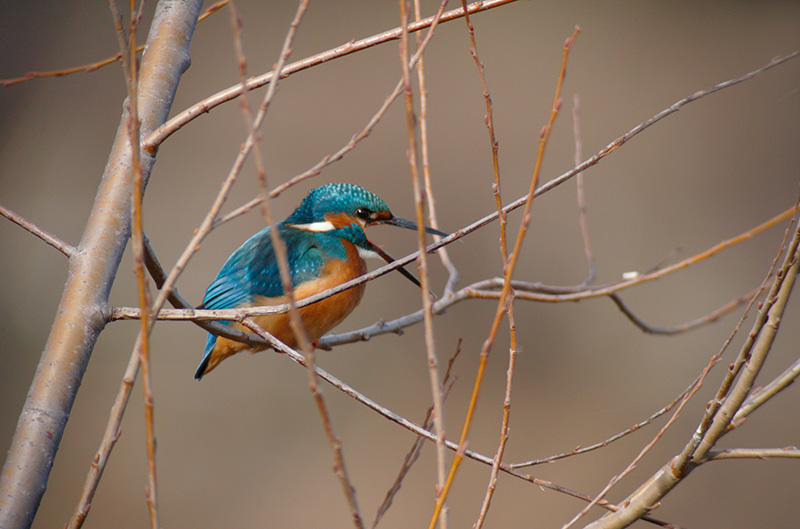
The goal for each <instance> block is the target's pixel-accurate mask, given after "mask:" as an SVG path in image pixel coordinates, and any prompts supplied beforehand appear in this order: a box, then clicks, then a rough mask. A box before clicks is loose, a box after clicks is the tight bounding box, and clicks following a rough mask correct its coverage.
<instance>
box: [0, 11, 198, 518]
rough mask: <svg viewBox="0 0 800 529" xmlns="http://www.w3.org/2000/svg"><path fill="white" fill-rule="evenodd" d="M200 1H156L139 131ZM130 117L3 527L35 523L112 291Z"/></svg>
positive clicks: (74, 272)
mask: <svg viewBox="0 0 800 529" xmlns="http://www.w3.org/2000/svg"><path fill="white" fill-rule="evenodd" d="M201 6H202V1H201V0H186V1H181V2H178V1H170V0H162V1H161V2H159V4H158V7H157V9H156V15H155V18H154V21H153V25H152V27H151V31H150V34H149V36H148V41H147V50H146V52H145V55H144V56H143V57H142V62H141V73H140V81H139V101H138V106H139V118H140V119H141V122H142V123H141V134H142V136H145V135H147V134H148V133H149V132H151V131H153V130H154V129H155V128H157V127H158V126H159V125H161V124H162V123H164V121H165V120H166V118H167V115H168V113H169V110H170V107H171V105H172V101H173V98H174V94H175V90H176V89H177V86H178V81H179V80H180V77H181V75H182V74H183V72H184V71H185V70H186V68H187V67H188V65H189V53H188V50H189V42H190V41H191V37H192V33H193V32H194V28H195V24H196V22H197V17H198V16H199V13H200V8H201ZM126 107H127V105H126ZM127 120H128V114H127V112H125V111H124V112H123V116H122V120H121V122H120V126H119V128H118V129H117V136H116V139H115V141H114V145H113V147H112V150H111V154H110V156H109V159H108V164H107V165H106V169H105V173H104V174H103V178H102V181H101V182H100V187H99V188H98V192H97V197H96V199H95V203H94V206H93V208H92V212H91V215H90V217H89V221H88V223H87V225H86V230H85V231H84V233H83V236H82V237H81V241H80V244H79V245H78V249H77V252H76V253H75V255H74V256H73V257H72V258H71V260H70V263H69V275H68V277H67V282H66V285H65V287H64V293H63V295H62V298H61V303H60V305H59V307H58V311H57V313H56V317H55V320H54V321H53V326H52V327H51V330H50V336H49V338H48V340H47V344H46V345H45V348H44V351H43V352H42V356H41V360H40V361H39V366H38V368H37V370H36V374H35V375H34V378H33V382H32V383H31V387H30V390H29V391H28V396H27V399H26V401H25V405H24V407H23V409H22V413H21V415H20V418H19V422H18V424H17V429H16V432H15V433H14V438H13V439H12V443H11V448H10V449H9V452H8V456H7V458H6V461H5V465H4V466H3V473H2V476H0V527H2V528H4V529H17V528H27V527H30V526H31V524H32V523H33V519H34V516H35V515H36V510H37V509H38V507H39V503H40V502H41V499H42V495H43V494H44V491H45V489H46V487H47V480H48V477H49V475H50V470H51V468H52V466H53V460H54V459H55V455H56V451H57V450H58V446H59V443H60V442H61V437H62V435H63V433H64V427H65V426H66V423H67V420H68V419H69V413H70V410H71V409H72V404H73V403H74V401H75V396H76V395H77V392H78V387H79V386H80V383H81V379H82V377H83V374H84V372H85V371H86V365H87V364H88V362H89V358H90V356H91V353H92V349H93V348H94V344H95V341H96V340H97V337H98V335H99V334H100V332H101V331H102V330H103V328H104V327H105V324H106V321H107V316H108V310H107V309H108V294H109V291H110V290H111V285H112V284H113V282H114V277H115V276H116V274H117V269H118V267H119V263H120V260H121V259H122V253H123V251H124V249H125V245H126V244H127V242H128V239H129V237H130V224H131V196H132V184H133V175H132V171H131V167H132V165H131V147H130V141H129V137H128V132H127V131H128V124H127ZM154 161H155V153H150V154H148V153H146V152H143V153H142V167H143V172H144V176H145V181H146V180H147V177H148V176H149V174H150V170H151V168H152V166H153V163H154Z"/></svg>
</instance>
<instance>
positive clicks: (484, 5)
mask: <svg viewBox="0 0 800 529" xmlns="http://www.w3.org/2000/svg"><path fill="white" fill-rule="evenodd" d="M513 1H515V0H488V1H483V2H475V3H473V4H470V5H469V12H470V13H478V12H481V11H486V10H488V9H492V8H495V7H500V6H502V5H505V4H508V3H511V2H513ZM462 16H464V11H463V9H454V10H452V11H448V12H447V13H444V14H442V16H441V17H438V18H437V17H436V16H432V17H428V18H426V19H424V20H420V21H419V22H415V23H412V24H409V27H408V31H409V32H411V33H413V32H416V31H421V30H423V29H425V28H427V27H433V26H435V25H436V24H438V23H439V21H442V22H449V21H451V20H455V19H458V18H460V17H462ZM401 33H402V29H401V28H399V27H398V28H394V29H391V30H388V31H384V32H383V33H379V34H377V35H373V36H371V37H367V38H365V39H361V40H357V41H355V42H354V41H349V42H346V43H344V44H342V45H340V46H337V47H336V48H333V49H330V50H328V51H325V52H322V53H318V54H316V55H313V56H311V57H307V58H305V59H302V60H300V61H297V62H293V63H291V64H287V65H286V66H285V67H284V68H282V69H281V77H288V76H289V75H292V74H294V73H297V72H299V71H302V70H306V69H308V68H311V67H312V66H316V65H318V64H322V63H324V62H328V61H331V60H333V59H337V58H339V57H344V56H345V55H350V54H351V53H355V52H357V51H361V50H363V49H366V48H370V47H372V46H376V45H378V44H382V43H384V42H389V41H392V40H398V39H399V38H400V35H401ZM271 81H272V72H268V73H266V74H263V75H260V76H258V77H253V78H252V79H250V80H249V81H248V82H247V86H246V88H247V90H255V89H256V88H260V87H262V86H264V85H265V84H267V83H269V82H271ZM241 93H242V92H241V87H240V86H239V84H238V83H237V84H236V85H234V86H231V87H229V88H226V89H225V90H222V91H220V92H217V93H216V94H214V95H212V96H210V97H207V98H206V99H204V100H202V101H200V102H199V103H196V104H194V105H192V106H191V107H189V108H188V109H186V110H184V111H183V112H181V113H180V114H178V115H176V116H175V117H174V118H172V119H171V120H169V122H167V123H165V124H164V126H163V127H160V128H159V129H158V130H157V131H155V132H154V133H153V134H151V135H150V136H148V137H147V138H145V140H144V144H145V145H146V146H149V147H153V148H154V147H157V146H158V145H160V144H161V143H162V142H163V141H164V140H165V139H167V138H168V137H169V136H171V135H172V134H173V133H175V132H176V131H177V130H178V129H180V128H181V127H182V126H184V125H185V124H186V123H188V122H190V121H192V120H193V119H195V118H197V117H199V116H200V115H202V114H205V113H207V112H209V111H211V110H212V109H213V108H214V107H217V106H219V105H221V104H223V103H226V102H228V101H231V100H232V99H235V98H237V97H239V95H240V94H241Z"/></svg>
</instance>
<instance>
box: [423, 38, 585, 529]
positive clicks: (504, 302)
mask: <svg viewBox="0 0 800 529" xmlns="http://www.w3.org/2000/svg"><path fill="white" fill-rule="evenodd" d="M578 31H579V30H578V28H577V27H576V28H575V31H574V32H573V34H572V37H570V38H568V39H567V40H566V41H565V42H564V49H563V59H562V62H561V71H560V73H559V76H558V83H557V85H556V90H555V95H554V97H553V107H552V110H551V112H550V119H549V120H548V122H547V125H545V127H544V129H542V133H541V136H540V138H539V152H538V156H537V157H536V166H535V167H534V169H533V176H532V177H531V184H530V189H529V191H528V196H527V198H526V201H525V202H526V203H525V209H524V211H523V214H522V223H521V225H520V230H519V233H518V234H517V241H516V243H515V245H514V251H513V252H512V253H511V257H510V259H509V261H508V263H506V266H505V268H506V269H505V283H504V286H503V291H502V295H501V297H500V301H499V302H498V303H497V311H496V312H495V316H494V320H493V321H492V326H491V329H490V331H489V336H488V337H487V338H486V341H484V343H483V346H482V347H481V352H480V361H479V362H480V363H479V364H478V372H477V374H476V376H475V384H474V385H473V390H472V396H471V397H470V401H469V405H468V407H467V414H466V417H465V419H464V425H463V427H462V429H461V436H460V438H459V441H458V445H459V450H458V451H457V452H456V455H455V457H454V458H453V463H452V464H451V465H450V473H449V474H448V476H447V483H446V484H445V488H444V491H443V492H442V494H441V495H440V496H439V498H437V501H436V505H435V507H434V510H433V514H432V515H431V522H430V524H429V525H428V529H433V527H434V526H435V525H436V520H437V518H438V517H439V513H440V512H441V509H442V505H443V504H444V500H445V499H446V498H447V492H448V491H449V490H450V486H451V485H452V483H453V479H454V478H455V475H456V471H457V470H458V467H459V464H460V463H461V460H462V456H463V451H464V449H465V448H466V445H465V443H466V441H467V436H468V435H469V429H470V426H471V424H472V418H473V416H474V413H475V408H476V406H477V403H478V394H479V393H480V389H481V384H482V382H483V375H484V373H485V371H486V363H487V361H488V358H489V351H490V350H491V348H492V345H493V344H494V340H495V337H496V336H497V331H498V329H499V326H500V320H501V319H502V318H503V315H504V314H506V313H507V312H508V303H509V302H510V293H511V277H512V276H513V275H514V270H515V268H516V265H517V261H518V259H519V255H520V250H521V248H522V242H523V240H524V239H525V235H526V234H527V231H528V226H529V224H530V211H531V206H532V205H533V197H534V194H535V191H536V185H537V182H538V179H539V171H540V169H541V166H542V159H543V156H544V149H545V146H546V144H547V139H548V138H549V136H550V130H551V129H552V125H553V122H554V121H555V118H556V115H557V114H558V109H559V107H560V106H561V86H562V83H563V80H564V76H565V74H566V61H567V57H568V56H569V50H570V49H571V47H572V44H573V42H574V40H575V37H576V36H577V34H578Z"/></svg>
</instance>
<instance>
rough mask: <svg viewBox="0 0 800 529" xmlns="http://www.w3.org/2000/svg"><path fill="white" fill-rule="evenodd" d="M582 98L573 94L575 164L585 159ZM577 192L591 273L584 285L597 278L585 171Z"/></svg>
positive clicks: (577, 180)
mask: <svg viewBox="0 0 800 529" xmlns="http://www.w3.org/2000/svg"><path fill="white" fill-rule="evenodd" d="M580 108H581V98H580V97H579V96H578V94H574V95H573V96H572V131H573V135H574V136H575V165H580V163H581V160H582V159H583V142H582V141H581V120H580ZM575 179H576V182H575V192H576V197H577V201H578V223H579V224H580V227H581V235H583V251H584V253H585V254H586V262H587V263H588V265H589V273H588V274H587V275H586V279H584V280H583V283H581V285H582V286H586V285H591V284H592V282H593V281H594V278H595V268H594V257H593V256H592V244H591V239H590V238H589V226H588V224H587V222H586V211H587V209H586V197H585V196H584V194H583V173H578V174H577V175H576V178H575Z"/></svg>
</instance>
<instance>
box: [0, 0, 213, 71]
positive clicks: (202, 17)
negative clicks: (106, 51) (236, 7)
mask: <svg viewBox="0 0 800 529" xmlns="http://www.w3.org/2000/svg"><path fill="white" fill-rule="evenodd" d="M227 3H228V0H222V1H221V2H217V3H216V4H213V5H211V6H209V7H208V9H206V10H205V11H204V12H203V14H202V15H200V16H199V17H198V18H197V21H198V22H202V21H203V20H205V19H206V18H208V17H209V16H211V15H213V14H214V13H215V12H217V11H218V10H219V9H221V8H222V7H223V6H224V5H225V4H227ZM139 9H140V15H139V16H138V17H137V19H139V18H141V6H140V8H139ZM142 51H144V45H142V46H139V47H138V48H136V53H141V52H142ZM120 59H122V52H120V53H117V54H116V55H115V56H113V57H108V58H106V59H102V60H99V61H97V62H92V63H89V64H84V65H82V66H75V67H73V68H64V69H61V70H51V71H47V72H28V73H26V74H25V75H21V76H19V77H15V78H13V79H0V85H2V86H14V85H15V84H19V83H23V82H25V81H30V80H32V79H43V78H46V77H63V76H65V75H71V74H74V73H79V72H86V73H89V72H94V71H96V70H99V69H100V68H102V67H104V66H108V65H109V64H114V63H115V62H117V61H119V60H120Z"/></svg>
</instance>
